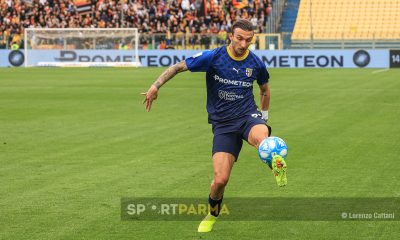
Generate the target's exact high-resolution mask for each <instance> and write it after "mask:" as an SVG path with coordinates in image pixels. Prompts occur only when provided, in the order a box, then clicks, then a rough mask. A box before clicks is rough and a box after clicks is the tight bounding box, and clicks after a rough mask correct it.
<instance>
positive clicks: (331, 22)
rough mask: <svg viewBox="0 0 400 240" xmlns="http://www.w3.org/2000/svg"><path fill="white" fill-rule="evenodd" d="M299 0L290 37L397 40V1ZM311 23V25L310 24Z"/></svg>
mask: <svg viewBox="0 0 400 240" xmlns="http://www.w3.org/2000/svg"><path fill="white" fill-rule="evenodd" d="M311 6H312V9H311V14H310V1H301V2H300V6H299V11H298V15H297V19H296V23H295V27H294V30H293V34H292V40H295V41H296V40H310V39H311V34H310V33H311V28H312V31H313V37H314V39H315V40H341V39H352V40H373V39H399V35H400V28H399V27H398V24H399V23H400V1H396V0H380V1H375V0H364V1H359V0H335V1H332V0H319V1H313V2H312V5H311ZM311 24H312V26H311Z"/></svg>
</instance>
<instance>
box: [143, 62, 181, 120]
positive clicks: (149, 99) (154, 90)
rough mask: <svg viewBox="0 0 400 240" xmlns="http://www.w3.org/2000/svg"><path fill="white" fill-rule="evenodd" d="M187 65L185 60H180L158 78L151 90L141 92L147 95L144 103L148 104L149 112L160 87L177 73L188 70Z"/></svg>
mask: <svg viewBox="0 0 400 240" xmlns="http://www.w3.org/2000/svg"><path fill="white" fill-rule="evenodd" d="M187 70H188V68H187V65H186V62H185V61H182V62H179V63H177V64H174V65H172V66H171V67H169V68H167V70H165V71H164V72H163V73H162V74H161V75H160V76H159V77H158V79H157V80H156V81H155V82H154V83H153V84H152V85H151V86H150V88H149V90H147V92H145V93H141V94H142V95H144V96H145V99H144V101H143V104H146V110H147V111H148V112H149V111H150V109H151V104H152V103H153V101H154V100H156V99H157V96H158V89H160V87H161V86H162V85H164V84H165V83H166V82H168V81H169V80H170V79H172V78H173V77H175V75H176V74H178V73H181V72H184V71H187Z"/></svg>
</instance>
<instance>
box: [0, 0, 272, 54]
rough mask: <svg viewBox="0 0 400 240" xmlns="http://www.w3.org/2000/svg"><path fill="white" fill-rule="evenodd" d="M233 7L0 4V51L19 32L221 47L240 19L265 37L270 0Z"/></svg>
mask: <svg viewBox="0 0 400 240" xmlns="http://www.w3.org/2000/svg"><path fill="white" fill-rule="evenodd" d="M232 2H233V1H227V0H207V1H206V9H207V14H206V15H204V12H203V9H204V6H203V4H204V3H203V0H132V1H129V2H127V1H126V2H124V3H122V2H120V1H117V0H99V1H98V0H91V1H90V2H89V4H90V5H91V8H90V10H89V11H88V12H79V11H80V9H79V8H78V7H77V6H76V5H75V4H74V1H73V0H32V1H31V3H30V4H26V3H25V2H24V1H21V0H0V30H1V32H0V48H4V47H5V46H8V47H9V46H10V45H11V43H12V42H17V43H18V44H20V45H22V44H23V41H22V39H23V33H24V29H25V28H29V27H35V28H37V27H42V28H89V27H90V28H138V29H139V31H140V32H141V33H149V34H152V33H163V34H166V33H169V34H172V35H171V36H170V37H167V40H169V43H171V44H172V42H174V43H179V44H181V41H183V39H186V40H188V41H189V40H190V44H198V43H199V39H198V36H201V35H202V36H207V38H210V35H212V37H211V38H212V39H213V40H212V42H213V41H214V40H215V41H217V42H218V43H219V42H222V41H223V40H222V38H223V36H224V35H225V34H226V32H228V31H229V30H230V27H231V25H232V22H233V21H235V20H237V19H239V18H245V19H249V20H250V21H251V22H252V23H253V26H254V27H255V29H256V30H258V31H259V32H265V26H266V20H267V14H268V13H269V12H271V11H272V3H273V2H272V3H271V0H253V1H249V2H250V4H249V5H248V6H244V7H240V8H238V7H237V6H234V5H233V3H232ZM220 33H221V34H220ZM175 34H177V35H176V36H175ZM207 41H209V39H206V40H205V41H204V40H203V42H207Z"/></svg>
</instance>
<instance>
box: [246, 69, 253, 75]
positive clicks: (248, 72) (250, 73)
mask: <svg viewBox="0 0 400 240" xmlns="http://www.w3.org/2000/svg"><path fill="white" fill-rule="evenodd" d="M252 74H253V69H252V68H246V76H248V77H251V75H252Z"/></svg>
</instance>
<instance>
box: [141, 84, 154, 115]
mask: <svg viewBox="0 0 400 240" xmlns="http://www.w3.org/2000/svg"><path fill="white" fill-rule="evenodd" d="M141 94H142V95H144V97H145V98H144V100H143V104H145V103H146V111H148V112H149V111H150V109H151V104H152V103H153V101H154V100H156V99H157V96H158V89H157V87H156V86H154V85H151V87H150V88H149V90H147V92H145V93H141Z"/></svg>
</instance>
